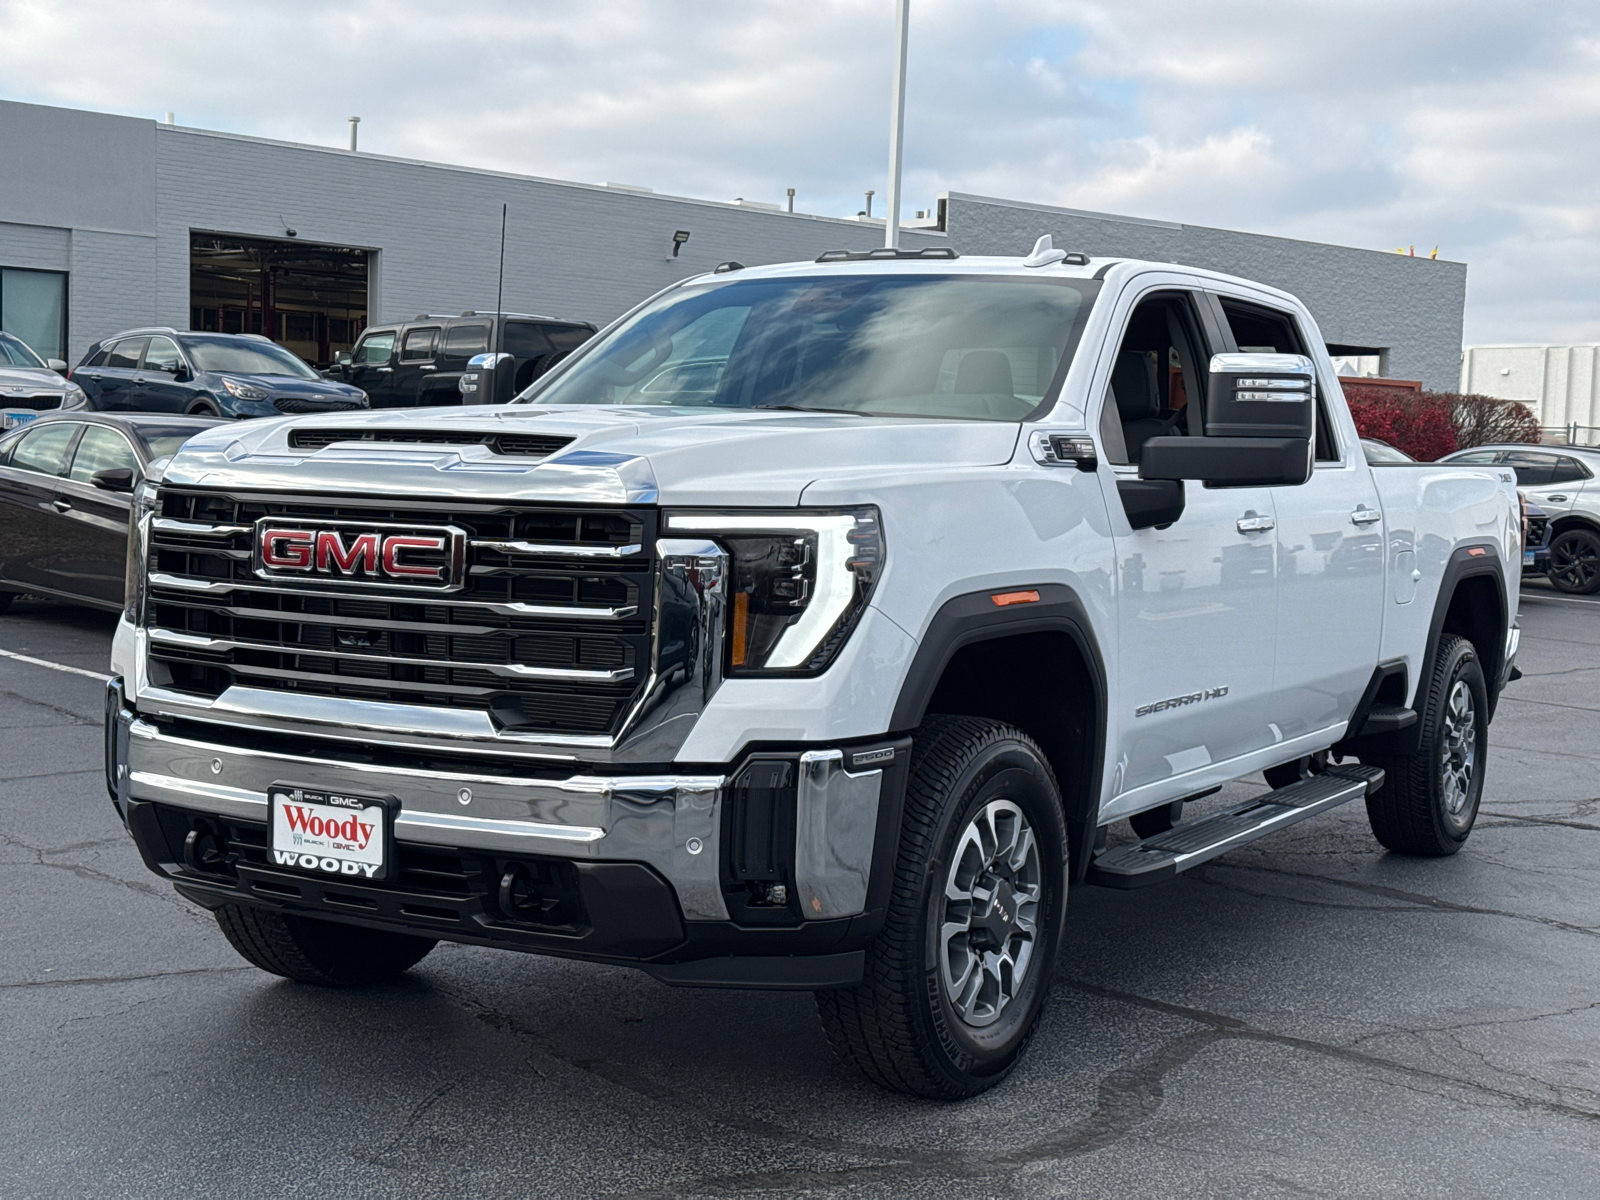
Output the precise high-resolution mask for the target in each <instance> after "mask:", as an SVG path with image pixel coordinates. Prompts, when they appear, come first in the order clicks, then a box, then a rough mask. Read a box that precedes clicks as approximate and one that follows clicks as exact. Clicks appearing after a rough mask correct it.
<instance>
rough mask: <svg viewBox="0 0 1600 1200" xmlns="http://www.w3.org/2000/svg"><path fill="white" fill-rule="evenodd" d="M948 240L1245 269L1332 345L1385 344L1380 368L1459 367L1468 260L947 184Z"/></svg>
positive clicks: (1407, 371)
mask: <svg viewBox="0 0 1600 1200" xmlns="http://www.w3.org/2000/svg"><path fill="white" fill-rule="evenodd" d="M946 212H947V214H948V215H947V218H946V226H947V228H948V229H949V231H950V240H951V244H952V245H954V246H955V247H956V249H957V250H959V251H961V252H962V253H963V254H1026V253H1027V252H1028V248H1029V247H1031V246H1032V245H1033V242H1034V239H1036V238H1037V237H1038V236H1039V235H1040V234H1044V233H1048V234H1050V235H1051V237H1052V238H1053V239H1054V241H1055V244H1056V246H1057V247H1058V248H1061V249H1066V250H1082V251H1084V252H1086V253H1087V254H1089V255H1091V256H1094V255H1119V256H1126V257H1129V258H1147V259H1154V260H1155V261H1157V262H1173V263H1183V264H1186V265H1188V266H1193V267H1204V268H1206V269H1208V270H1213V271H1224V272H1227V273H1228V274H1230V275H1241V276H1243V277H1245V278H1246V279H1254V280H1257V281H1258V282H1260V283H1266V284H1270V285H1272V286H1273V287H1277V288H1282V289H1283V290H1284V291H1286V292H1292V293H1293V294H1294V295H1296V296H1298V297H1300V299H1301V300H1303V301H1304V302H1305V304H1306V306H1307V307H1308V308H1309V309H1310V310H1311V315H1312V316H1313V317H1315V318H1316V320H1317V324H1318V325H1320V326H1321V327H1322V336H1323V337H1324V338H1325V339H1326V340H1327V341H1329V342H1331V343H1333V344H1335V345H1346V346H1368V347H1374V348H1381V349H1383V350H1384V351H1385V354H1384V356H1383V362H1382V373H1383V374H1384V375H1385V376H1387V377H1389V378H1391V379H1420V380H1421V381H1422V384H1423V386H1424V387H1427V388H1430V389H1434V390H1438V391H1450V390H1452V389H1454V387H1455V386H1456V380H1457V377H1458V375H1459V373H1460V369H1461V325H1462V317H1463V315H1464V312H1465V308H1466V298H1467V267H1466V264H1465V263H1456V262H1444V261H1436V260H1431V259H1426V258H1412V257H1410V256H1408V255H1401V254H1385V253H1382V252H1380V251H1376V250H1357V249H1353V248H1351V247H1348V246H1329V245H1323V244H1321V243H1318V242H1299V241H1295V240H1293V239H1291V238H1278V237H1266V236H1263V235H1261V234H1255V233H1236V232H1234V231H1232V230H1228V229H1209V228H1206V227H1205V226H1201V225H1178V224H1174V223H1172V222H1167V221H1146V220H1141V219H1139V218H1137V217H1118V216H1110V215H1107V214H1105V213H1088V212H1080V211H1078V210H1076V209H1070V208H1051V207H1049V206H1046V205H1039V204H1023V203H1019V202H1015V201H1010V200H996V199H993V198H990V197H985V196H968V195H962V194H960V193H951V195H950V196H949V197H948V200H947V202H946Z"/></svg>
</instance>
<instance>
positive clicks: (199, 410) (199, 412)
mask: <svg viewBox="0 0 1600 1200" xmlns="http://www.w3.org/2000/svg"><path fill="white" fill-rule="evenodd" d="M184 415H185V416H190V417H220V416H221V415H222V413H221V412H219V411H218V410H217V406H216V405H214V404H212V403H210V402H209V401H206V400H196V401H195V402H194V403H193V404H191V405H189V408H188V411H187V412H186V413H185V414H184Z"/></svg>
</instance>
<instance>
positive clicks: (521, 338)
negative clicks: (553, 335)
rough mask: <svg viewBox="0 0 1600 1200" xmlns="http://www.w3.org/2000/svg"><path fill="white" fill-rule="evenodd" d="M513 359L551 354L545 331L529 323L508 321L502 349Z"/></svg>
mask: <svg viewBox="0 0 1600 1200" xmlns="http://www.w3.org/2000/svg"><path fill="white" fill-rule="evenodd" d="M501 348H502V349H503V350H504V351H505V352H506V353H507V354H509V355H511V356H512V357H513V358H538V357H539V356H540V355H544V354H549V353H550V349H551V347H550V340H549V339H548V338H547V337H545V335H544V330H543V329H541V328H540V327H539V326H537V325H533V324H530V323H529V322H527V321H507V322H506V330H505V342H504V344H503V346H502V347H501Z"/></svg>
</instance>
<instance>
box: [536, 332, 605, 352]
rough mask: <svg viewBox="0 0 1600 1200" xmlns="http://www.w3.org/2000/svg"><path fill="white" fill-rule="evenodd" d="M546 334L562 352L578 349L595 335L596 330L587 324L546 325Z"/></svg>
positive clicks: (557, 349)
mask: <svg viewBox="0 0 1600 1200" xmlns="http://www.w3.org/2000/svg"><path fill="white" fill-rule="evenodd" d="M544 334H545V336H546V337H547V338H549V339H550V345H551V346H552V347H553V348H554V349H555V351H556V352H557V353H558V354H560V353H565V352H566V351H569V350H576V349H577V348H578V347H579V346H581V345H583V344H584V343H585V342H587V341H588V340H589V339H590V338H592V337H593V336H594V330H592V329H590V328H589V327H588V326H587V325H546V326H545V327H544Z"/></svg>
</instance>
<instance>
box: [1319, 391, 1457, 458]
mask: <svg viewBox="0 0 1600 1200" xmlns="http://www.w3.org/2000/svg"><path fill="white" fill-rule="evenodd" d="M1344 395H1345V399H1346V401H1348V402H1349V405H1350V415H1351V416H1352V417H1354V418H1355V422H1356V432H1358V433H1359V434H1360V435H1361V436H1362V437H1365V438H1376V439H1377V440H1378V441H1380V442H1388V443H1389V445H1391V446H1394V447H1395V448H1396V449H1399V450H1404V451H1405V452H1406V453H1407V454H1409V455H1410V456H1411V457H1412V458H1414V459H1416V460H1417V461H1418V462H1433V461H1434V460H1435V459H1437V458H1442V457H1443V456H1444V455H1446V454H1449V453H1450V452H1451V451H1452V450H1454V449H1456V433H1455V427H1454V425H1453V423H1452V422H1451V419H1450V407H1449V405H1448V403H1446V401H1445V398H1444V396H1443V395H1441V394H1440V393H1436V392H1414V391H1411V390H1410V389H1408V388H1386V387H1383V386H1381V385H1377V386H1374V385H1371V384H1345V385H1344Z"/></svg>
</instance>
